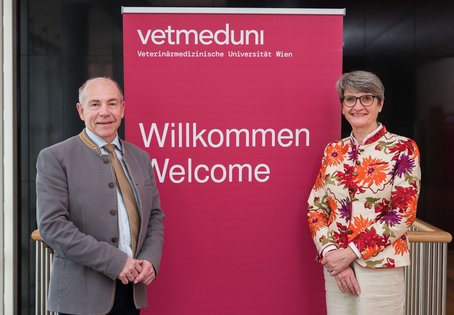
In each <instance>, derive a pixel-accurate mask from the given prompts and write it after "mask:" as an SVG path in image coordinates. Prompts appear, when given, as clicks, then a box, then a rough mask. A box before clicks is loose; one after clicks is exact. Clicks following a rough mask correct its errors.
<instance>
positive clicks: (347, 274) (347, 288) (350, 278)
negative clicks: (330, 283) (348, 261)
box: [334, 267, 361, 296]
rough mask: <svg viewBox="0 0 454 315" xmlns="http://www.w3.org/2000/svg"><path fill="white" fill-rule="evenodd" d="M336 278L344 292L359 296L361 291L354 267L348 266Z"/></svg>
mask: <svg viewBox="0 0 454 315" xmlns="http://www.w3.org/2000/svg"><path fill="white" fill-rule="evenodd" d="M334 278H335V279H336V282H337V286H338V287H339V290H340V291H341V292H342V293H348V294H350V295H353V296H359V294H360V293H361V290H360V288H359V283H358V280H356V276H355V272H354V271H353V268H352V267H347V268H346V269H344V270H343V271H341V272H340V273H339V274H338V275H337V276H335V277H334Z"/></svg>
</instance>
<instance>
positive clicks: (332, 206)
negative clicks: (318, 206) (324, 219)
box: [328, 197, 337, 225]
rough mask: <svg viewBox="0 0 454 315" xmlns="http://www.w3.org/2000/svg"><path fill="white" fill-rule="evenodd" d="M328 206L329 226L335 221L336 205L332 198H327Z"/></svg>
mask: <svg viewBox="0 0 454 315" xmlns="http://www.w3.org/2000/svg"><path fill="white" fill-rule="evenodd" d="M328 205H329V208H330V210H331V212H330V214H329V219H328V225H329V224H331V222H333V221H334V220H336V210H337V204H336V201H335V200H334V199H333V198H331V197H328Z"/></svg>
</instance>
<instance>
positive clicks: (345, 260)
mask: <svg viewBox="0 0 454 315" xmlns="http://www.w3.org/2000/svg"><path fill="white" fill-rule="evenodd" d="M356 258H358V257H356V254H355V252H354V251H353V250H352V249H351V248H350V247H348V246H347V248H339V249H335V250H332V251H330V252H328V253H326V255H325V257H323V259H322V265H323V266H324V267H325V268H326V270H328V272H329V274H330V275H332V276H336V275H338V274H339V273H340V272H341V271H343V270H345V269H346V268H347V267H349V266H350V265H351V263H352V262H353V261H355V260H356Z"/></svg>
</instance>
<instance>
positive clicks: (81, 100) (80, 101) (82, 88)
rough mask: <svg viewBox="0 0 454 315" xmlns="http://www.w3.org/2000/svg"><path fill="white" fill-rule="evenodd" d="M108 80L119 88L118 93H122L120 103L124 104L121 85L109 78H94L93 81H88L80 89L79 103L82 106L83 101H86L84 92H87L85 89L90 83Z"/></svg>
mask: <svg viewBox="0 0 454 315" xmlns="http://www.w3.org/2000/svg"><path fill="white" fill-rule="evenodd" d="M100 79H101V80H108V81H110V82H112V83H113V84H115V86H116V87H117V89H118V92H119V93H120V101H122V102H123V98H124V97H123V91H122V90H121V87H120V85H119V84H118V83H117V82H116V81H115V80H113V79H111V78H109V77H94V78H91V79H88V80H87V81H85V83H84V84H82V86H81V87H80V88H79V103H80V104H82V102H83V100H84V96H85V95H84V90H85V87H86V86H87V84H88V83H90V82H92V81H95V80H100Z"/></svg>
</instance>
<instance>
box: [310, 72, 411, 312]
mask: <svg viewBox="0 0 454 315" xmlns="http://www.w3.org/2000/svg"><path fill="white" fill-rule="evenodd" d="M336 88H337V92H338V94H339V98H340V101H341V104H342V114H343V115H344V117H345V118H346V119H347V121H348V122H349V123H350V125H351V127H352V132H351V135H350V136H349V137H347V138H344V139H341V140H339V141H337V142H332V143H330V144H328V146H327V147H326V149H325V153H324V157H323V160H322V165H321V168H320V172H319V174H318V177H317V179H316V181H315V184H314V187H313V188H312V191H311V194H310V196H309V200H308V202H309V212H308V220H309V227H310V229H311V233H312V238H313V240H314V243H315V246H316V248H317V251H318V254H319V255H318V258H319V261H320V262H321V263H322V265H323V266H324V274H325V289H326V303H327V310H328V314H335V315H341V314H348V315H352V314H368V315H372V314H381V315H382V314H386V315H394V314H403V312H404V297H405V281H404V268H403V267H404V266H407V265H408V264H409V263H410V253H409V246H408V239H407V230H408V227H409V226H410V225H411V224H412V223H413V221H414V220H415V217H416V205H417V202H418V195H419V187H420V168H419V151H418V147H417V146H416V143H415V142H414V141H413V140H411V139H408V138H405V137H402V136H398V135H395V134H392V133H390V132H388V131H387V130H386V128H385V126H384V125H382V124H380V123H379V122H377V116H378V114H379V113H380V112H381V110H382V108H383V102H384V99H385V97H384V87H383V84H382V82H381V81H380V79H379V78H378V77H377V76H376V75H374V74H373V73H370V72H365V71H354V72H350V73H346V74H344V75H342V77H341V78H340V79H339V81H338V82H337V84H336Z"/></svg>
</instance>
